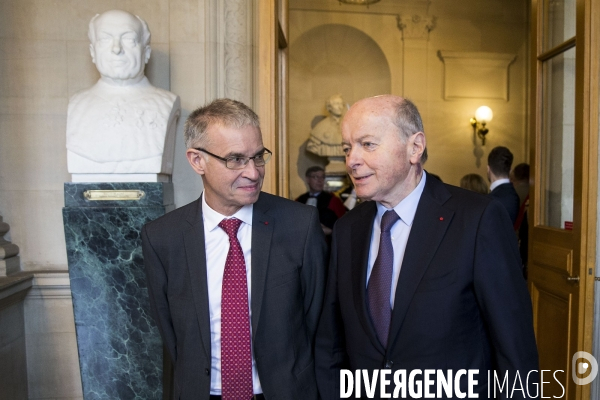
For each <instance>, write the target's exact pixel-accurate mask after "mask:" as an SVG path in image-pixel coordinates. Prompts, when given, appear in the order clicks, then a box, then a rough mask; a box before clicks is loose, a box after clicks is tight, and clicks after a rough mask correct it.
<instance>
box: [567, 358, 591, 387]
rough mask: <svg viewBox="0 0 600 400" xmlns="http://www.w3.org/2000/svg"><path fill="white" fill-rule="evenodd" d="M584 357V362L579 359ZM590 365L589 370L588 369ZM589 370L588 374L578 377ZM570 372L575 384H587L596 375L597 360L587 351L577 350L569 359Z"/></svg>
mask: <svg viewBox="0 0 600 400" xmlns="http://www.w3.org/2000/svg"><path fill="white" fill-rule="evenodd" d="M582 358H583V359H585V361H584V362H582V361H579V360H580V359H582ZM590 367H591V370H590ZM588 370H589V371H590V372H589V375H588V376H586V377H585V378H579V376H582V375H584V374H586V373H587V372H588ZM571 373H572V375H573V382H575V384H576V385H587V384H588V383H590V382H591V381H593V380H594V379H596V376H597V375H598V361H596V359H595V358H594V356H593V355H591V354H590V353H588V352H587V351H578V352H577V353H575V354H573V358H572V360H571Z"/></svg>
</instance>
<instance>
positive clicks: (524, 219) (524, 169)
mask: <svg viewBox="0 0 600 400" xmlns="http://www.w3.org/2000/svg"><path fill="white" fill-rule="evenodd" d="M510 181H511V182H512V184H513V186H514V187H515V190H516V191H517V194H518V195H519V200H520V201H521V206H520V207H519V214H518V215H517V220H516V221H515V224H514V228H515V231H516V232H517V236H518V237H519V253H521V261H523V275H524V276H525V278H527V261H528V254H527V252H528V250H529V221H528V213H527V210H528V208H529V164H526V163H521V164H519V165H517V166H516V167H515V168H514V169H513V170H512V171H511V172H510Z"/></svg>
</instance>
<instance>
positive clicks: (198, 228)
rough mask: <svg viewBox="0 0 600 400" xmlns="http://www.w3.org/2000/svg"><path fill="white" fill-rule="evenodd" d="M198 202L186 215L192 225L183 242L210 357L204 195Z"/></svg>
mask: <svg viewBox="0 0 600 400" xmlns="http://www.w3.org/2000/svg"><path fill="white" fill-rule="evenodd" d="M196 204H197V207H191V208H190V212H189V213H188V215H187V217H186V219H187V222H188V223H189V224H190V227H189V229H188V230H187V231H184V232H183V242H184V249H185V255H186V260H187V268H188V271H189V274H190V280H191V282H190V285H191V287H192V296H193V299H194V306H195V309H196V317H197V318H198V326H199V328H200V335H201V337H202V338H201V339H202V345H203V347H204V352H205V353H206V356H207V357H208V359H210V312H209V304H208V282H207V275H206V251H205V247H204V223H203V220H202V197H200V199H198V200H197V201H196Z"/></svg>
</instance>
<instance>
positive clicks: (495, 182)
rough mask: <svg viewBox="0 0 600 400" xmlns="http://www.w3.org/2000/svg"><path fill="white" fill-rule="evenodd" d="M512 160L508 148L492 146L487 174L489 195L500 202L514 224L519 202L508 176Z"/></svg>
mask: <svg viewBox="0 0 600 400" xmlns="http://www.w3.org/2000/svg"><path fill="white" fill-rule="evenodd" d="M512 162H513V155H512V153H511V152H510V150H509V149H508V148H506V147H503V146H498V147H494V148H493V149H492V151H490V154H489V155H488V167H487V175H488V179H489V181H490V196H491V197H493V198H494V199H496V200H498V201H499V202H500V203H502V205H503V206H504V208H505V209H506V211H507V212H508V216H509V217H510V220H511V221H512V223H513V225H514V223H515V222H516V220H517V216H518V215H519V207H520V206H521V202H520V201H519V195H518V194H517V191H516V190H515V188H514V186H513V184H512V183H511V182H510V180H509V178H508V176H509V174H510V167H511V166H512Z"/></svg>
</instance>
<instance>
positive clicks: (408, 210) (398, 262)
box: [367, 172, 427, 309]
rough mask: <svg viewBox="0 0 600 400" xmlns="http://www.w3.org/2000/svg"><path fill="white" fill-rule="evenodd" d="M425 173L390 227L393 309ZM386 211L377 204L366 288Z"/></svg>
mask: <svg viewBox="0 0 600 400" xmlns="http://www.w3.org/2000/svg"><path fill="white" fill-rule="evenodd" d="M426 175H427V173H426V172H423V176H422V177H421V181H420V182H419V184H418V185H417V187H416V188H415V189H414V190H413V191H412V192H410V194H409V195H408V196H406V197H405V198H404V199H403V200H402V201H401V202H400V203H398V205H397V206H396V207H394V211H395V212H396V214H398V216H399V217H400V220H399V221H396V223H395V224H394V226H393V227H392V229H391V231H390V233H391V235H392V247H393V248H394V266H393V271H392V290H391V292H390V306H391V307H392V309H394V297H395V295H396V286H397V285H398V277H399V276H400V268H401V267H402V260H403V259H404V251H405V250H406V242H408V235H409V234H410V228H411V227H412V223H413V220H414V219H415V213H416V212H417V205H418V204H419V199H420V198H421V194H422V193H423V188H424V187H425V180H426ZM386 211H388V209H387V208H385V207H384V206H383V205H382V204H381V203H379V202H377V215H376V216H375V220H374V221H373V234H372V236H371V247H370V249H369V265H368V268H367V287H368V285H369V278H370V277H371V271H372V270H373V264H375V259H376V258H377V253H379V240H380V238H381V217H383V213H385V212H386Z"/></svg>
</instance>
